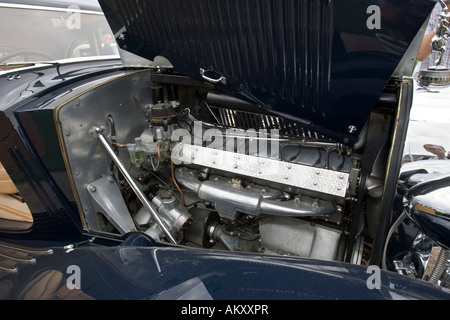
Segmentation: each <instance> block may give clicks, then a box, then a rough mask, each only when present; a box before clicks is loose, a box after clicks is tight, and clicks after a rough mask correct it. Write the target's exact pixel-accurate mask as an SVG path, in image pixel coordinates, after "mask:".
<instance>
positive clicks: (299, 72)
mask: <svg viewBox="0 0 450 320" xmlns="http://www.w3.org/2000/svg"><path fill="white" fill-rule="evenodd" d="M39 4H40V5H41V6H42V5H43V4H42V3H39ZM100 5H101V7H102V10H103V12H104V13H105V15H106V17H107V19H108V22H109V25H110V26H111V31H112V34H113V35H114V38H115V39H116V40H117V43H118V45H119V47H120V48H121V49H120V55H121V57H122V60H118V59H117V57H112V56H106V57H105V58H102V59H98V58H95V59H82V61H77V60H76V59H73V60H70V62H67V61H59V60H58V61H44V62H42V61H41V62H40V64H31V65H28V66H22V68H17V69H13V70H9V71H6V72H4V74H2V76H1V78H0V81H1V85H0V88H1V89H0V90H1V92H2V95H1V97H2V98H1V100H0V121H1V126H0V132H1V135H0V138H1V141H0V147H1V153H0V157H1V162H2V164H3V165H4V166H5V169H6V171H7V172H8V174H9V176H10V177H11V178H12V181H13V182H14V183H15V185H16V186H17V189H18V194H20V196H21V197H22V198H23V200H24V201H25V202H26V204H27V206H28V208H29V211H30V216H31V219H28V220H25V221H24V220H22V221H18V219H11V218H3V219H1V224H0V252H2V253H4V254H3V257H4V258H2V261H0V263H1V268H2V271H0V282H1V281H3V284H4V286H5V287H7V288H8V289H7V290H5V291H2V297H1V298H4V299H38V298H44V299H53V298H86V299H398V298H412V299H421V298H425V299H431V298H438V299H447V298H449V297H450V295H449V293H448V292H447V291H446V289H445V288H442V287H441V288H438V287H436V286H434V285H432V284H429V283H426V282H425V281H422V280H418V279H411V278H409V277H405V276H403V275H399V274H396V273H395V272H392V270H380V267H381V265H382V260H383V255H384V253H385V252H384V249H385V246H386V239H387V236H388V230H389V228H390V227H391V224H392V222H393V219H394V217H393V210H392V208H393V207H394V203H395V201H396V190H397V179H398V176H399V173H400V166H401V161H402V152H403V144H404V139H405V135H406V130H407V125H408V114H409V110H410V107H411V103H412V94H413V79H412V78H411V77H408V75H411V72H412V68H413V65H414V62H415V57H416V54H417V50H418V43H419V42H418V40H420V39H421V36H422V35H423V31H424V26H425V23H426V21H427V17H428V15H429V13H430V11H431V9H432V7H433V5H434V2H430V1H404V2H399V1H382V2H379V3H378V4H377V5H372V4H371V3H369V2H367V1H352V0H347V1H339V2H337V1H325V0H321V1H279V0H277V1H248V2H247V1H216V2H212V1H204V0H195V1H189V2H188V1H175V0H164V1H156V0H155V1H120V0H115V1H114V0H104V1H100ZM79 9H81V11H82V10H83V8H82V6H81V4H80V6H79ZM90 10H94V9H90ZM75 12H78V11H75ZM92 46H93V45H92V44H90V45H89V48H92ZM405 75H406V76H405ZM80 280H81V282H80ZM72 284H75V287H76V285H78V288H75V289H74V286H72ZM43 287H45V288H47V289H46V290H43V289H41V288H43ZM48 288H50V289H48Z"/></svg>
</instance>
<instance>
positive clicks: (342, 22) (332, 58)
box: [100, 0, 434, 142]
mask: <svg viewBox="0 0 450 320" xmlns="http://www.w3.org/2000/svg"><path fill="white" fill-rule="evenodd" d="M372 3H373V2H371V1H359V0H358V1H356V0H345V1H344V0H342V1H330V0H319V1H312V0H292V1H288V0H281V1H280V0H273V1H268V0H254V1H241V0H229V1H208V0H192V1H179V0H158V1H156V0H155V1H133V2H132V1H124V0H105V1H100V4H101V5H102V8H103V10H104V12H105V15H106V16H107V18H108V21H109V22H110V25H111V27H112V30H113V32H114V33H115V35H116V38H117V40H118V42H119V44H120V46H121V47H122V48H124V49H126V50H128V51H130V52H132V53H135V54H137V55H140V56H142V57H145V58H147V59H151V60H152V59H153V58H154V57H155V56H157V55H162V56H164V57H166V58H168V59H169V60H170V62H171V63H172V65H173V66H174V68H175V69H176V70H177V71H179V72H181V73H183V74H185V75H187V76H190V77H193V78H195V79H198V80H201V81H209V82H215V86H216V87H217V88H218V89H221V90H223V91H225V92H227V93H229V94H232V95H234V96H236V97H238V98H241V99H245V100H247V101H249V102H252V103H254V104H257V105H259V106H261V107H262V108H264V109H266V110H269V111H271V112H273V113H275V114H277V115H281V116H285V117H287V118H289V119H291V120H295V121H300V122H301V123H302V124H303V125H305V126H307V127H309V128H311V129H313V130H315V131H318V132H321V133H323V134H324V135H326V136H329V137H331V138H335V139H337V140H340V141H344V142H347V141H350V142H351V141H354V140H355V139H356V137H357V135H358V134H359V132H360V130H361V129H362V127H363V126H364V123H365V121H366V119H367V118H368V115H369V113H370V111H371V109H372V108H373V107H374V105H375V103H376V101H377V100H378V98H379V96H380V94H381V92H382V91H383V88H384V87H385V86H386V84H387V82H388V80H389V78H390V76H391V75H392V73H393V71H394V70H395V69H396V67H397V65H398V63H399V62H400V60H401V58H402V56H403V54H404V53H405V51H406V49H407V48H408V46H409V44H410V42H411V41H412V39H413V38H414V36H415V35H416V33H417V32H418V30H419V29H420V27H421V25H422V24H423V23H424V22H425V20H426V18H427V16H428V14H429V12H430V11H431V9H432V7H433V4H434V3H433V2H431V1H426V0H423V1H414V4H412V1H383V2H379V4H378V5H372ZM205 79H206V80H205ZM350 128H353V129H352V130H349V129H350ZM355 128H356V130H355ZM349 131H351V132H349Z"/></svg>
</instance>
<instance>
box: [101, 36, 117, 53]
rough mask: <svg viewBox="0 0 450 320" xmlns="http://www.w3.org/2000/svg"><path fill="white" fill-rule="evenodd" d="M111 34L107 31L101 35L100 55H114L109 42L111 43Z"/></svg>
mask: <svg viewBox="0 0 450 320" xmlns="http://www.w3.org/2000/svg"><path fill="white" fill-rule="evenodd" d="M112 41H113V40H112V36H111V35H110V34H109V33H107V34H105V35H104V36H103V48H102V49H103V50H102V55H114V54H115V52H114V49H113V48H112V46H111V44H112Z"/></svg>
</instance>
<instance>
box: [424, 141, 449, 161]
mask: <svg viewBox="0 0 450 320" xmlns="http://www.w3.org/2000/svg"><path fill="white" fill-rule="evenodd" d="M423 147H424V148H425V150H427V151H428V152H431V153H432V154H434V155H435V156H434V157H431V158H428V160H449V155H447V154H446V151H445V149H444V147H442V146H439V145H437V144H431V143H427V144H424V145H423Z"/></svg>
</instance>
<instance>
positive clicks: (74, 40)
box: [0, 3, 118, 70]
mask: <svg viewBox="0 0 450 320" xmlns="http://www.w3.org/2000/svg"><path fill="white" fill-rule="evenodd" d="M0 30H1V32H0V70H5V69H10V68H13V67H20V66H22V65H26V64H28V63H36V62H44V61H46V62H48V61H53V60H61V59H70V58H81V57H82V58H85V57H98V56H116V55H118V47H117V45H116V42H115V40H114V38H113V36H112V32H111V29H110V27H109V25H108V23H107V22H106V18H105V17H104V15H103V13H102V12H100V11H99V12H97V11H87V10H80V9H79V7H77V6H73V5H72V6H68V7H67V8H50V7H40V6H20V5H13V4H4V3H0Z"/></svg>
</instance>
